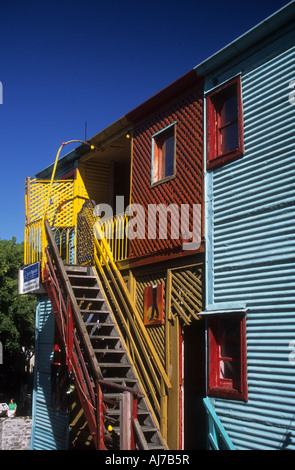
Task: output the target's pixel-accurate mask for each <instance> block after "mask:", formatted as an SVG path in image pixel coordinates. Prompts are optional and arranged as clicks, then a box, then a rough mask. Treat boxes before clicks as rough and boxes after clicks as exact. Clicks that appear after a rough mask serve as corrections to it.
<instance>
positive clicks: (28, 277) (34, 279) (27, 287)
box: [19, 262, 40, 294]
mask: <svg viewBox="0 0 295 470" xmlns="http://www.w3.org/2000/svg"><path fill="white" fill-rule="evenodd" d="M39 284H40V263H39V262H38V263H34V264H31V265H30V266H26V267H25V268H24V269H22V270H21V271H20V282H19V292H20V294H26V293H28V292H33V291H35V290H37V289H39Z"/></svg>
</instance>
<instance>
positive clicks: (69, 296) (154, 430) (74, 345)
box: [44, 220, 167, 450]
mask: <svg viewBox="0 0 295 470" xmlns="http://www.w3.org/2000/svg"><path fill="white" fill-rule="evenodd" d="M45 231H46V236H47V241H48V247H49V249H48V248H46V250H45V252H46V258H47V263H46V265H45V268H44V285H45V287H46V289H47V292H48V295H49V298H50V300H51V304H52V307H53V311H54V314H55V318H56V325H57V331H58V335H59V341H60V344H61V348H62V349H63V352H64V357H65V362H66V364H67V366H68V368H69V371H70V372H71V373H72V376H73V379H74V383H75V387H76V389H77V392H78V396H79V399H80V402H81V405H82V407H83V410H84V415H85V418H86V420H87V423H88V427H89V431H90V433H91V434H92V436H93V442H94V445H95V448H96V449H98V450H105V449H112V450H113V449H115V448H117V449H121V450H132V449H142V450H151V449H152V450H155V449H166V448H167V446H166V444H165V441H164V439H162V437H161V433H160V430H159V428H158V426H157V419H156V418H155V413H154V412H153V410H152V409H151V397H148V396H147V390H146V387H144V386H142V383H143V381H142V380H143V377H144V376H145V375H147V376H149V372H148V370H145V368H144V370H143V374H142V371H141V374H140V375H141V377H140V378H139V376H138V367H137V368H136V366H135V364H134V362H133V360H132V359H131V356H130V352H129V351H128V350H127V347H126V341H125V340H124V334H123V333H122V331H123V329H122V328H124V327H126V324H125V323H126V322H125V318H124V317H122V316H121V317H120V316H119V317H115V314H114V312H117V311H118V309H120V305H119V303H118V302H117V300H115V303H113V302H112V301H111V302H112V303H113V305H112V306H111V303H110V300H109V299H108V297H107V295H106V292H105V290H104V288H105V287H106V288H107V289H108V290H109V289H110V284H109V281H107V277H105V278H104V279H105V280H106V284H107V286H105V287H103V285H102V281H101V280H100V279H101V277H99V276H98V274H97V272H96V270H95V268H94V267H91V266H75V265H68V266H66V265H64V264H63V262H62V259H61V257H60V254H59V250H58V248H57V246H56V243H55V239H54V235H53V233H52V230H51V228H50V225H49V223H48V222H47V221H46V220H45ZM97 262H98V264H99V260H97ZM99 266H100V268H101V265H100V264H99ZM121 281H122V280H121ZM121 281H120V282H121ZM113 282H115V279H113ZM123 290H124V289H123ZM125 294H126V292H125ZM122 296H123V297H124V295H123V294H122ZM114 299H115V298H114ZM123 303H124V302H123ZM127 303H128V302H127ZM125 307H126V309H127V310H128V305H127V304H126V301H125ZM129 307H130V306H129ZM113 310H114V311H113ZM121 313H122V312H121ZM128 334H129V340H131V339H132V336H131V333H130V331H128ZM137 334H139V332H137ZM127 336H128V335H127ZM142 347H144V344H142ZM144 351H145V350H144ZM138 354H139V352H138V351H137V355H138ZM145 354H146V356H147V360H148V362H149V361H150V358H149V357H148V356H149V353H145ZM136 369H137V370H136ZM166 380H167V379H166ZM150 390H151V389H150ZM148 394H149V393H148ZM150 394H151V395H153V392H151V393H150ZM109 425H111V427H112V432H111V435H110V433H108V427H109Z"/></svg>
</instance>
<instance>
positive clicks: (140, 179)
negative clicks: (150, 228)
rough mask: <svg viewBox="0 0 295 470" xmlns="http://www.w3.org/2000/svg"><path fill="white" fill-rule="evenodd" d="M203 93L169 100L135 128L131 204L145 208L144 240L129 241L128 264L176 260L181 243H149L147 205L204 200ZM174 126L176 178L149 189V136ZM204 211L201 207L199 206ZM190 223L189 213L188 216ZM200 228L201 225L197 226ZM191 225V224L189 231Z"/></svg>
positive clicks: (150, 158)
mask: <svg viewBox="0 0 295 470" xmlns="http://www.w3.org/2000/svg"><path fill="white" fill-rule="evenodd" d="M202 96H203V92H202V89H201V88H200V87H198V88H193V89H190V91H189V92H186V93H185V94H182V95H181V96H178V97H177V98H174V100H170V101H169V103H167V104H166V106H165V107H162V108H161V110H159V111H158V112H156V113H154V114H153V115H151V114H150V115H149V116H147V117H146V119H145V120H144V121H142V122H141V124H139V125H137V126H135V129H134V135H133V137H134V140H133V166H132V187H131V202H132V203H137V204H141V205H142V206H143V207H144V208H145V214H146V216H145V217H146V220H145V222H146V223H145V238H144V239H137V238H136V239H134V240H131V241H130V260H135V259H136V260H137V261H139V260H140V259H145V258H146V257H147V256H148V255H151V256H152V257H160V258H162V259H165V258H168V257H169V258H170V257H171V256H173V255H175V256H179V253H180V252H181V251H182V239H181V237H180V238H179V239H177V240H175V239H171V237H170V236H169V233H170V223H168V237H167V240H160V239H159V238H157V239H155V240H149V239H148V234H147V214H148V212H147V208H148V204H157V205H158V204H165V205H167V206H168V205H169V204H171V203H174V204H177V205H178V207H180V206H181V204H190V206H191V207H192V204H202V200H203V122H202V121H203V98H202ZM174 122H176V176H175V177H174V178H173V179H171V180H170V181H167V182H165V183H161V184H159V185H157V186H154V187H151V160H152V136H153V135H154V134H155V133H157V132H159V131H161V130H162V129H164V128H165V127H167V126H168V125H170V124H172V123H174ZM202 207H203V206H202ZM190 219H191V220H192V212H191V214H190ZM200 225H202V224H201V223H200ZM191 229H192V225H191V224H190V230H191Z"/></svg>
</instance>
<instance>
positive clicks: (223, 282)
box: [206, 40, 295, 450]
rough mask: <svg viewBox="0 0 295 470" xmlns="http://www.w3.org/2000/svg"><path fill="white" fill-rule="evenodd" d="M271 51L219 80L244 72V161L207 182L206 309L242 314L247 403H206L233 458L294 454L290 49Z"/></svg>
mask: <svg viewBox="0 0 295 470" xmlns="http://www.w3.org/2000/svg"><path fill="white" fill-rule="evenodd" d="M292 42H293V44H294V40H292ZM281 43H282V41H280V44H281ZM277 46H278V45H277V44H273V45H271V46H269V47H268V48H267V50H262V51H260V52H259V65H255V62H254V60H255V58H256V59H257V57H258V56H257V55H256V57H252V59H251V58H248V59H247V62H244V63H243V64H240V65H238V66H237V64H235V66H234V67H233V69H232V71H230V70H227V71H223V72H222V79H228V78H231V76H232V75H231V72H232V74H233V73H237V72H238V70H240V71H242V73H241V76H242V98H243V115H244V138H245V155H244V157H243V158H242V159H241V160H238V161H235V162H232V163H231V164H229V165H226V166H224V167H223V168H220V169H218V170H215V171H212V172H210V173H208V174H207V175H206V221H207V229H206V232H207V240H206V241H207V309H212V308H213V309H218V308H220V307H223V308H234V307H241V308H242V307H247V308H248V313H247V365H248V391H249V400H248V402H247V403H242V402H238V401H230V400H221V399H215V400H213V402H214V406H215V410H216V412H217V414H218V416H219V418H220V420H221V421H222V423H223V425H224V426H225V428H226V430H227V432H228V434H229V436H230V438H231V439H232V441H233V443H234V445H235V447H236V448H237V449H253V450H254V449H260V450H267V449H282V448H284V446H286V448H287V449H289V450H291V449H292V450H294V449H295V364H294V363H292V362H290V360H289V359H290V353H291V351H292V349H290V342H291V341H292V340H293V341H294V340H295V292H294V286H295V272H294V271H295V270H294V258H295V243H294V226H295V204H294V203H295V200H294V193H295V128H294V125H295V106H294V105H291V104H290V102H289V100H288V96H289V93H290V91H291V90H290V88H289V83H290V81H291V80H292V79H293V80H294V79H295V49H294V47H291V48H290V49H285V50H284V51H282V50H281V52H280V53H279V54H278V55H277V56H275V53H276V51H277ZM267 54H271V56H272V57H270V58H269V60H267V59H264V60H263V57H267ZM210 83H212V77H211V81H210V80H209V79H208V80H207V88H209V86H210ZM293 349H295V348H294V347H293Z"/></svg>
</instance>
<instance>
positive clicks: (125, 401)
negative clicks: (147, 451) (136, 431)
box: [120, 392, 132, 450]
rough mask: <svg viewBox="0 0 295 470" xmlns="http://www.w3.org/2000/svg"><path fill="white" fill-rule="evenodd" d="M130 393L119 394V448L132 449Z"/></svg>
mask: <svg viewBox="0 0 295 470" xmlns="http://www.w3.org/2000/svg"><path fill="white" fill-rule="evenodd" d="M131 399H132V396H131V393H129V392H123V393H121V394H120V450H132V436H131V427H132V415H131V406H132V403H131Z"/></svg>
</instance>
